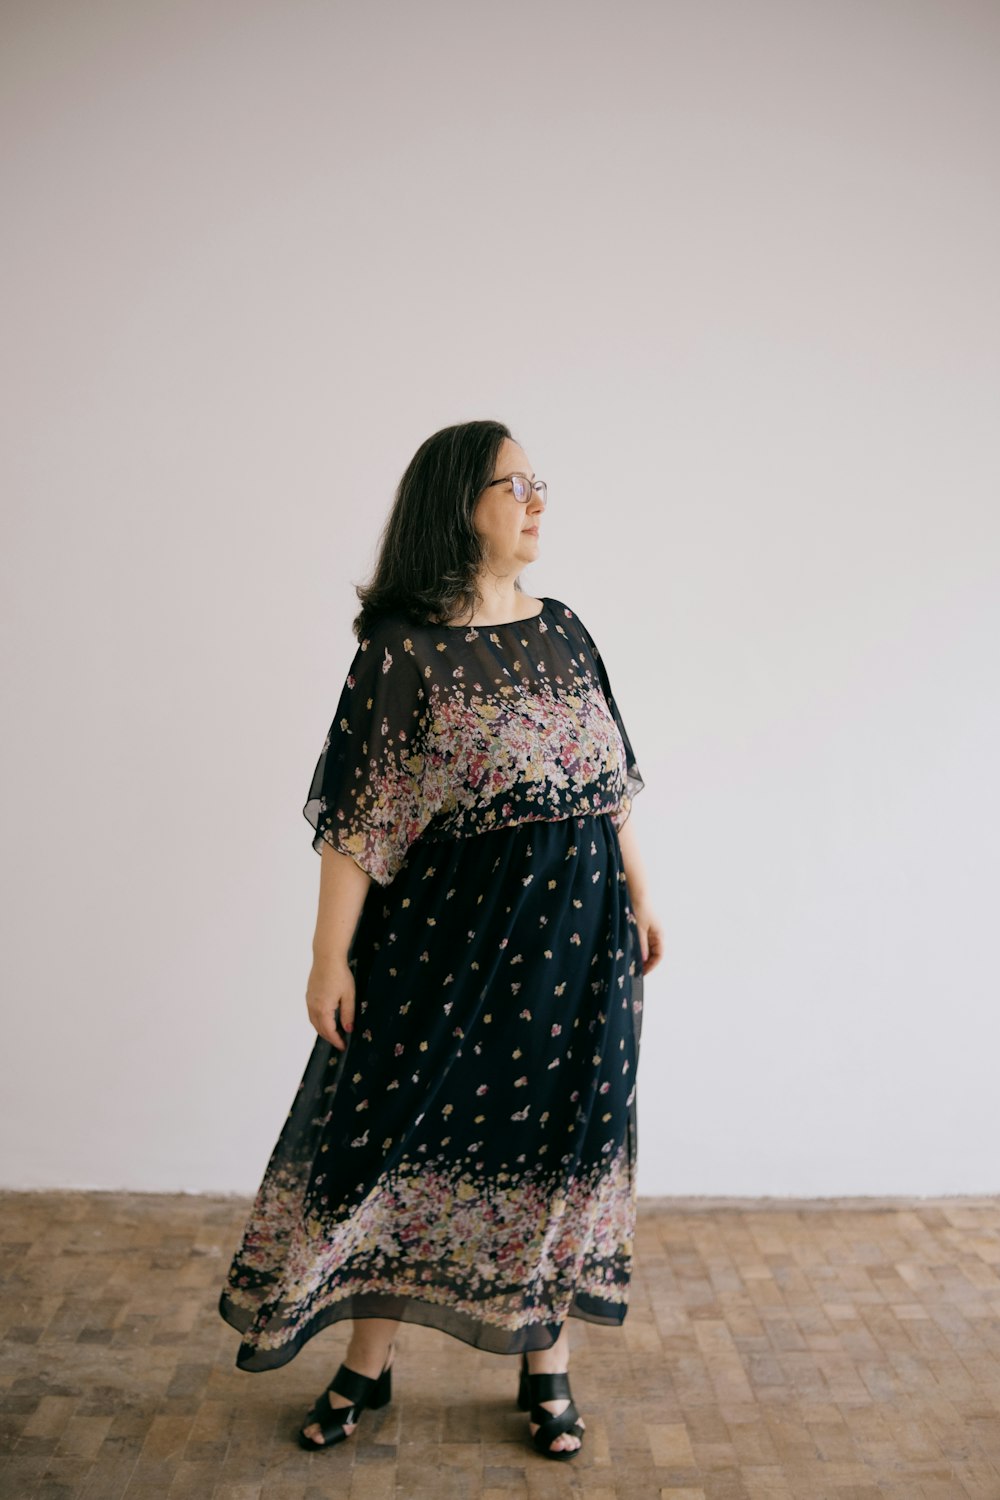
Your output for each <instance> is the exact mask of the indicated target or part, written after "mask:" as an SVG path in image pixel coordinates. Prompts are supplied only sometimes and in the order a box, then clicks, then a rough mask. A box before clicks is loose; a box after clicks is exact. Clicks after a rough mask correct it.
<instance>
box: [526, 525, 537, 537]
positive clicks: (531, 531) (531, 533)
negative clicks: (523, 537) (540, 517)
mask: <svg viewBox="0 0 1000 1500" xmlns="http://www.w3.org/2000/svg"><path fill="white" fill-rule="evenodd" d="M524 529H525V531H526V532H527V533H528V535H529V536H537V535H538V527H537V526H526V527H525V528H524Z"/></svg>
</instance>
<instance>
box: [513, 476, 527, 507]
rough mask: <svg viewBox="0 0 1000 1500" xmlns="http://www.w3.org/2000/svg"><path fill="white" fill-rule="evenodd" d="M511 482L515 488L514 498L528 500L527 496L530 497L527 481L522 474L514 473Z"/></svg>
mask: <svg viewBox="0 0 1000 1500" xmlns="http://www.w3.org/2000/svg"><path fill="white" fill-rule="evenodd" d="M510 482H511V486H512V488H513V490H514V499H515V500H522V501H523V500H527V498H528V486H527V484H526V483H525V481H524V480H523V479H522V478H521V476H520V474H512V475H511V479H510Z"/></svg>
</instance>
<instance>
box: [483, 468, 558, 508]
mask: <svg viewBox="0 0 1000 1500" xmlns="http://www.w3.org/2000/svg"><path fill="white" fill-rule="evenodd" d="M508 482H509V483H510V487H511V489H512V490H513V491H514V499H515V500H518V501H520V503H521V504H522V505H527V503H528V501H529V500H530V498H531V492H532V490H537V491H538V493H539V495H540V496H541V498H542V504H543V505H548V503H549V487H548V485H547V484H546V483H545V480H544V479H529V478H528V476H527V474H505V475H504V477H503V478H502V479H491V480H490V482H489V484H488V485H487V486H486V488H487V489H492V487H493V485H495V484H507V483H508Z"/></svg>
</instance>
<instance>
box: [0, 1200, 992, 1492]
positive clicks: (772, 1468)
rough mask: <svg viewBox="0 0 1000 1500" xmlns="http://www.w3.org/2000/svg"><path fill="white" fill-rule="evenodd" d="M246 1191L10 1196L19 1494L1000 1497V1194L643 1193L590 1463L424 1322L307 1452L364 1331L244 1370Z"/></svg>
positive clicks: (12, 1442) (8, 1345) (589, 1393)
mask: <svg viewBox="0 0 1000 1500" xmlns="http://www.w3.org/2000/svg"><path fill="white" fill-rule="evenodd" d="M248 1209H249V1202H248V1201H247V1200H242V1199H235V1198H201V1197H190V1196H177V1197H163V1196H155V1195H143V1194H124V1193H115V1194H109V1193H91V1194H73V1193H47V1194H18V1193H3V1194H0V1255H2V1288H3V1294H2V1305H0V1319H2V1333H3V1345H2V1363H0V1398H2V1417H0V1421H2V1454H0V1494H2V1495H3V1496H4V1497H9V1500H153V1497H155V1500H181V1497H185V1500H187V1497H190V1500H258V1497H264V1500H319V1497H327V1496H334V1495H336V1496H342V1497H345V1500H411V1497H422V1496H428V1497H433V1500H452V1497H455V1500H520V1497H524V1500H531V1497H548V1496H559V1495H565V1494H580V1495H586V1496H588V1497H589V1500H663V1497H670V1500H702V1497H704V1500H764V1497H767V1500H772V1497H774V1500H777V1497H782V1500H825V1497H830V1500H876V1497H881V1496H896V1497H899V1500H963V1497H971V1500H1000V1199H995V1198H988V1199H968V1198H964V1199H960V1198H949V1199H943V1200H926V1199H922V1200H916V1201H911V1200H895V1199H894V1200H892V1201H890V1202H885V1203H882V1202H878V1201H874V1200H870V1199H866V1200H861V1201H859V1202H854V1201H845V1202H840V1201H825V1202H802V1203H800V1202H797V1201H789V1200H780V1201H770V1200H763V1201H760V1200H755V1201H739V1202H715V1201H712V1200H706V1199H697V1200H674V1199H669V1200H665V1199H659V1200H649V1199H646V1200H643V1202H642V1204H641V1206H640V1217H639V1230H638V1237H637V1243H636V1267H635V1273H634V1277H633V1282H632V1297H631V1304H630V1308H629V1314H628V1317H627V1318H626V1321H625V1324H624V1326H623V1327H622V1328H621V1329H614V1330H612V1329H601V1328H596V1327H594V1326H592V1325H589V1324H586V1323H582V1322H579V1321H578V1320H575V1319H574V1320H571V1322H570V1335H571V1342H572V1350H573V1353H572V1360H571V1367H570V1368H571V1375H572V1379H573V1393H574V1397H575V1399H576V1402H577V1405H578V1406H579V1408H580V1410H581V1412H582V1414H583V1416H584V1417H585V1419H586V1421H587V1435H586V1439H585V1445H584V1450H583V1452H582V1453H581V1454H580V1456H579V1457H578V1458H576V1459H574V1460H572V1461H571V1462H570V1463H553V1462H550V1461H549V1460H547V1459H545V1458H543V1457H541V1456H540V1455H537V1454H535V1453H534V1451H533V1450H532V1449H531V1447H530V1446H529V1445H528V1443H527V1441H526V1438H527V1431H528V1428H527V1418H526V1416H525V1415H524V1414H522V1413H521V1412H519V1411H518V1410H517V1407H516V1405H515V1392H516V1384H517V1361H516V1359H513V1358H501V1357H499V1356H497V1355H487V1354H482V1353H479V1352H477V1351H476V1350H473V1349H470V1348H469V1347H468V1346H467V1345H465V1344H462V1343H460V1342H459V1341H458V1340H456V1339H453V1338H448V1337H446V1336H445V1335H443V1334H439V1333H437V1332H435V1331H433V1330H430V1329H424V1328H420V1327H417V1326H416V1325H413V1324H404V1326H403V1328H402V1329H401V1332H400V1338H399V1341H398V1346H397V1354H396V1361H395V1368H394V1374H393V1400H392V1402H391V1404H390V1405H389V1406H388V1407H385V1408H384V1409H383V1410H381V1411H377V1412H372V1411H367V1412H365V1413H364V1415H363V1417H362V1419H361V1423H360V1425H359V1427H358V1430H357V1432H356V1433H355V1435H354V1436H353V1437H352V1438H351V1439H350V1440H349V1441H348V1442H347V1443H344V1444H341V1445H339V1446H337V1447H336V1448H332V1449H331V1450H330V1451H329V1452H327V1453H322V1452H320V1453H315V1454H310V1453H303V1452H302V1451H301V1450H300V1449H299V1448H298V1447H297V1446H296V1444H295V1441H294V1436H295V1430H296V1427H297V1425H298V1424H299V1423H301V1422H302V1421H303V1420H304V1418H305V1414H306V1411H307V1410H308V1408H309V1406H310V1405H311V1404H312V1400H313V1398H314V1396H315V1395H316V1394H317V1393H318V1392H319V1391H320V1390H322V1389H323V1387H324V1386H325V1385H326V1382H327V1380H328V1379H329V1378H330V1376H332V1374H333V1372H334V1370H335V1369H336V1367H337V1364H338V1363H339V1361H340V1359H341V1357H342V1355H343V1352H344V1350H345V1348H346V1342H347V1325H346V1324H344V1325H339V1326H335V1327H333V1328H330V1329H327V1330H326V1331H325V1332H324V1333H321V1334H319V1335H318V1336H317V1337H316V1338H315V1339H313V1340H312V1341H311V1342H310V1344H309V1345H307V1346H306V1348H305V1349H303V1350H302V1351H301V1353H300V1354H299V1356H298V1357H297V1358H296V1359H294V1360H293V1361H291V1363H290V1364H288V1365H286V1366H285V1367H284V1368H283V1369H281V1370H277V1371H272V1372H269V1373H268V1374H264V1375H260V1374H258V1375H250V1374H248V1373H246V1372H244V1371H240V1370H237V1369H236V1367H235V1364H234V1360H235V1354H236V1347H237V1345H238V1343H239V1336H238V1334H237V1333H236V1332H235V1331H234V1330H233V1329H231V1328H229V1327H228V1326H227V1325H226V1324H224V1323H223V1322H222V1320H221V1319H220V1318H219V1316H218V1313H217V1311H216V1300H217V1297H218V1293H219V1289H220V1286H221V1279H222V1277H223V1276H224V1274H225V1270H226V1268H227V1267H228V1264H229V1259H230V1257H231V1255H232V1253H233V1251H234V1250H235V1248H236V1243H237V1237H238V1234H239V1231H240V1228H241V1226H242V1223H243V1221H244V1219H245V1217H246V1214H247V1211H248Z"/></svg>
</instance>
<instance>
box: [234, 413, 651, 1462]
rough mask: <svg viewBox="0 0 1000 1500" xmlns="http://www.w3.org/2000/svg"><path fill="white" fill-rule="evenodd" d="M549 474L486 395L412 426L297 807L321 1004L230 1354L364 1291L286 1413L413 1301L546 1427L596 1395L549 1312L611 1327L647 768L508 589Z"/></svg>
mask: <svg viewBox="0 0 1000 1500" xmlns="http://www.w3.org/2000/svg"><path fill="white" fill-rule="evenodd" d="M546 503H547V491H546V487H545V485H544V483H542V482H541V481H535V479H534V475H533V473H532V470H531V465H530V463H529V461H528V458H527V455H526V454H525V452H524V450H523V449H522V448H521V447H520V446H519V445H518V444H517V443H516V442H515V441H514V440H513V438H512V437H511V434H510V432H509V430H508V429H507V428H506V427H504V426H503V425H502V424H501V423H499V422H468V423H464V424H462V425H460V426H455V427H449V428H445V429H443V430H442V431H440V432H438V433H435V434H434V436H433V437H431V438H429V439H428V440H427V441H426V442H425V443H424V444H423V445H422V446H421V447H420V449H419V450H418V451H417V453H416V454H415V455H414V458H413V460H412V462H411V463H410V465H409V467H408V468H407V471H406V473H405V474H404V476H403V478H402V480H401V482H400V485H399V488H398V490H397V493H396V497H395V502H394V505H393V509H392V511H391V513H390V516H389V518H388V521H387V523H386V526H385V530H384V533H383V537H382V541H381V548H380V554H379V558H378V562H377V565H376V570H375V575H374V578H373V581H372V582H371V584H370V585H368V586H367V587H365V588H361V589H359V590H358V593H359V597H360V598H361V602H362V609H361V612H360V614H359V615H358V617H357V618H356V620H355V622H354V628H355V632H356V634H357V636H358V640H359V645H358V649H357V651H356V653H355V656H354V660H353V662H352V664H351V668H350V671H349V673H348V676H347V680H346V683H345V684H344V688H343V691H342V693H341V696H340V701H339V703H338V705H337V710H336V714H335V716H334V719H333V723H332V724H331V726H330V730H329V734H328V735H327V738H326V742H325V744H324V745H323V748H322V752H321V754H320V757H319V761H318V763H317V765H316V769H315V772H314V774H313V778H312V783H311V785H310V788H309V796H308V800H307V802H306V804H305V807H304V809H303V811H304V813H305V815H306V818H307V819H308V821H309V822H310V824H311V825H312V827H313V829H314V830H315V833H314V837H313V841H312V842H313V847H314V848H315V849H316V850H317V851H318V852H319V853H320V854H321V855H322V865H321V870H320V892H319V913H318V917H317V923H316V934H315V938H314V941H313V965H312V972H311V973H310V976H309V981H308V986H307V994H306V999H307V1005H308V1010H309V1018H310V1020H311V1022H312V1024H313V1026H314V1027H315V1029H316V1032H317V1033H318V1035H317V1039H316V1042H315V1044H314V1046H313V1050H312V1054H311V1056H310V1058H309V1062H308V1064H307V1066H306V1070H305V1074H304V1076H303V1078H302V1081H301V1083H300V1085H299V1089H298V1092H297V1094H296V1097H295V1100H294V1102H293V1104H292V1107H291V1110H290V1111H289V1114H288V1117H287V1119H286V1121H285V1124H284V1127H283V1129H282V1132H281V1135H280V1137H279V1139H278V1142H277V1145H276V1146H275V1148H274V1152H273V1154H272V1156H271V1160H270V1162H269V1164H268V1167H267V1170H266V1173H265V1175H264V1179H263V1181H262V1183H261V1186H260V1189H259V1191H258V1194H257V1198H256V1200H255V1203H254V1207H253V1211H252V1213H251V1215H250V1219H249V1221H248V1223H247V1225H246V1229H245V1231H244V1235H243V1240H242V1243H241V1245H240V1248H239V1250H238V1251H237V1253H236V1255H235V1257H234V1259H233V1262H232V1265H231V1267H230V1271H229V1274H228V1277H227V1280H226V1284H225V1286H224V1288H223V1291H222V1293H221V1296H220V1299H219V1311H220V1313H221V1315H222V1317H223V1318H225V1319H226V1321H227V1322H228V1323H230V1324H232V1325H233V1327H235V1328H237V1329H239V1331H240V1332H241V1333H242V1334H243V1341H242V1343H241V1345H240V1349H239V1352H238V1354H237V1358H236V1364H237V1366H238V1368H240V1369H244V1370H249V1371H259V1370H269V1369H275V1368H276V1367H278V1366H279V1365H282V1364H285V1363H287V1362H288V1361H289V1360H290V1359H292V1358H293V1357H294V1356H295V1355H296V1354H297V1353H298V1351H299V1350H300V1349H301V1348H302V1346H303V1344H305V1343H306V1342H307V1341H308V1340H309V1339H310V1338H312V1337H313V1336H314V1335H315V1334H316V1333H318V1332H319V1330H320V1329H321V1328H324V1327H326V1326H327V1325H328V1324H330V1323H334V1322H339V1321H341V1320H343V1319H350V1320H352V1328H351V1339H350V1343H349V1345H348V1349H347V1354H346V1356H345V1360H344V1363H343V1364H342V1365H341V1366H340V1369H339V1370H338V1372H337V1374H336V1376H335V1377H334V1379H333V1381H331V1383H330V1385H329V1386H328V1387H327V1389H326V1390H325V1391H324V1392H323V1393H322V1394H321V1395H320V1396H319V1397H318V1399H317V1401H316V1404H315V1406H314V1407H313V1410H312V1411H311V1412H310V1414H309V1417H308V1419H307V1422H306V1424H305V1426H304V1427H303V1428H302V1429H301V1430H300V1433H299V1441H300V1443H301V1444H302V1445H303V1446H304V1447H308V1448H324V1447H330V1446H333V1445H334V1444H336V1443H338V1442H341V1441H343V1440H344V1439H345V1438H347V1437H349V1436H350V1435H351V1434H352V1433H353V1432H354V1430H355V1428H356V1426H357V1423H358V1420H359V1418H360V1416H361V1412H362V1411H363V1409H364V1408H365V1406H372V1407H374V1406H381V1405H383V1404H384V1403H385V1402H386V1401H388V1400H389V1398H390V1395H391V1364H392V1358H393V1350H394V1344H393V1335H394V1333H395V1332H396V1330H397V1329H398V1327H399V1324H400V1322H412V1323H421V1324H424V1325H425V1326H429V1327H433V1328H438V1329H440V1330H442V1331H443V1332H445V1333H449V1334H451V1335H453V1336H454V1337H455V1338H458V1339H461V1340H463V1341H464V1342H466V1343H468V1344H472V1345H474V1346H475V1347H477V1348H480V1349H485V1350H488V1351H489V1352H492V1353H496V1354H515V1353H517V1354H520V1355H521V1379H520V1388H519V1391H518V1402H519V1405H520V1407H521V1409H522V1410H528V1411H529V1413H530V1417H529V1430H530V1432H531V1435H532V1439H533V1441H534V1444H535V1447H536V1448H537V1449H538V1451H540V1452H542V1453H545V1454H546V1455H547V1456H548V1457H551V1458H556V1459H567V1458H570V1457H572V1456H573V1454H574V1453H575V1452H577V1451H578V1450H579V1448H580V1444H581V1439H582V1434H583V1430H584V1428H585V1425H586V1424H585V1423H584V1421H583V1419H582V1418H581V1417H580V1416H579V1413H578V1411H577V1409H576V1407H575V1405H574V1404H573V1401H572V1396H571V1392H570V1386H569V1376H568V1361H569V1342H568V1329H567V1322H566V1320H567V1319H568V1318H569V1317H576V1318H581V1319H583V1320H585V1321H588V1322H593V1323H601V1324H620V1323H621V1322H622V1321H623V1320H624V1318H625V1314H626V1311H627V1303H628V1288H629V1279H630V1273H631V1257H632V1235H633V1230H634V1224H635V1165H636V1148H637V1140H636V1106H635V1093H636V1068H637V1063H638V1054H639V1039H640V1032H641V1015H642V987H643V976H644V974H645V973H648V972H649V970H650V969H651V968H652V967H653V966H654V965H655V964H656V963H657V962H658V961H659V958H660V956H661V953H660V950H661V938H660V931H659V927H658V925H657V923H656V922H655V920H654V918H653V916H652V913H651V911H650V909H649V906H648V903H647V899H646V889H645V877H644V873H643V870H642V866H641V863H640V859H639V854H638V850H637V848H636V843H635V836H634V831H633V830H632V829H630V828H628V827H626V826H625V824H626V819H627V817H628V813H629V810H630V807H631V802H632V799H633V797H635V795H636V793H637V792H638V791H639V790H640V789H641V787H642V785H643V782H642V777H641V775H640V773H639V769H638V766H637V765H636V763H635V759H634V757H633V754H632V749H631V745H630V743H629V740H628V736H627V734H626V732H625V727H624V724H623V723H622V719H621V716H620V715H619V713H618V709H617V707H616V705H615V702H614V698H613V697H612V693H611V686H610V683H609V681H608V676H607V672H606V670H605V667H604V664H603V662H602V660H601V657H600V655H599V653H598V649H597V646H596V644H595V642H594V640H593V638H592V637H591V635H590V634H589V632H588V631H587V629H586V627H585V626H584V625H583V623H582V621H581V620H580V619H579V618H578V617H577V616H576V614H575V613H574V612H573V610H572V609H570V608H569V607H568V606H567V605H565V604H563V603H562V602H561V601H559V600H557V599H551V598H541V599H534V598H529V597H526V596H525V595H524V593H523V592H522V590H521V588H520V581H519V574H520V572H521V570H522V569H523V568H524V567H526V566H527V565H528V564H529V563H531V562H533V561H534V560H535V558H536V557H537V556H538V551H539V546H540V523H541V520H542V517H543V515H544V513H545V506H546Z"/></svg>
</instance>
